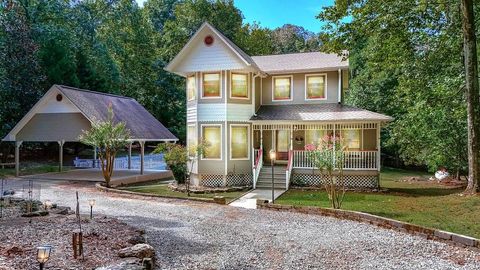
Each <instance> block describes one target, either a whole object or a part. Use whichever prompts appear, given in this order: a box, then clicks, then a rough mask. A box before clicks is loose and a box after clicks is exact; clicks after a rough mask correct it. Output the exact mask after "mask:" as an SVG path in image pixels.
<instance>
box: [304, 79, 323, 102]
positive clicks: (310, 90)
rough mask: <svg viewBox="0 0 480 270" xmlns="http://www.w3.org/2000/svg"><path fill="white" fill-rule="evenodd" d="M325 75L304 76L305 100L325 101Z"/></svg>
mask: <svg viewBox="0 0 480 270" xmlns="http://www.w3.org/2000/svg"><path fill="white" fill-rule="evenodd" d="M326 89H327V75H324V74H315V75H306V76H305V91H306V94H305V98H306V99H326V98H327V91H326Z"/></svg>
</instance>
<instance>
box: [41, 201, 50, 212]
mask: <svg viewBox="0 0 480 270" xmlns="http://www.w3.org/2000/svg"><path fill="white" fill-rule="evenodd" d="M43 205H44V206H45V211H47V210H48V209H50V208H51V207H52V202H51V201H50V200H46V201H45V203H44V204H43Z"/></svg>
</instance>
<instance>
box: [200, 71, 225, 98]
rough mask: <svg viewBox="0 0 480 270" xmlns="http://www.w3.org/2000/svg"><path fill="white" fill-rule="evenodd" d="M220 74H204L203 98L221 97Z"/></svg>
mask: <svg viewBox="0 0 480 270" xmlns="http://www.w3.org/2000/svg"><path fill="white" fill-rule="evenodd" d="M220 77H221V76H220V73H203V79H202V86H203V87H202V89H203V90H202V97H204V98H214V97H221V94H220V88H221V87H220Z"/></svg>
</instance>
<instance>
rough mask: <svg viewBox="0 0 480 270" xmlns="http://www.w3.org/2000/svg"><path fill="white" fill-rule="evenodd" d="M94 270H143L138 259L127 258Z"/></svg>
mask: <svg viewBox="0 0 480 270" xmlns="http://www.w3.org/2000/svg"><path fill="white" fill-rule="evenodd" d="M95 270H143V266H142V265H141V264H140V263H139V261H138V259H134V258H128V259H125V260H123V261H121V262H117V263H114V264H111V265H107V266H102V267H99V268H95Z"/></svg>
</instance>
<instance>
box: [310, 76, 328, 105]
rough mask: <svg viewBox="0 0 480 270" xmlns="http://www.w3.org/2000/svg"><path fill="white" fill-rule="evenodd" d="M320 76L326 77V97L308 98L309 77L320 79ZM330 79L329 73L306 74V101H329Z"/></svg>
mask: <svg viewBox="0 0 480 270" xmlns="http://www.w3.org/2000/svg"><path fill="white" fill-rule="evenodd" d="M320 76H324V77H325V87H324V91H325V97H323V98H308V94H307V90H308V88H307V87H308V82H307V79H308V77H320ZM327 82H328V77H327V73H316V74H305V91H304V92H305V100H306V101H312V100H327V99H328V83H327Z"/></svg>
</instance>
